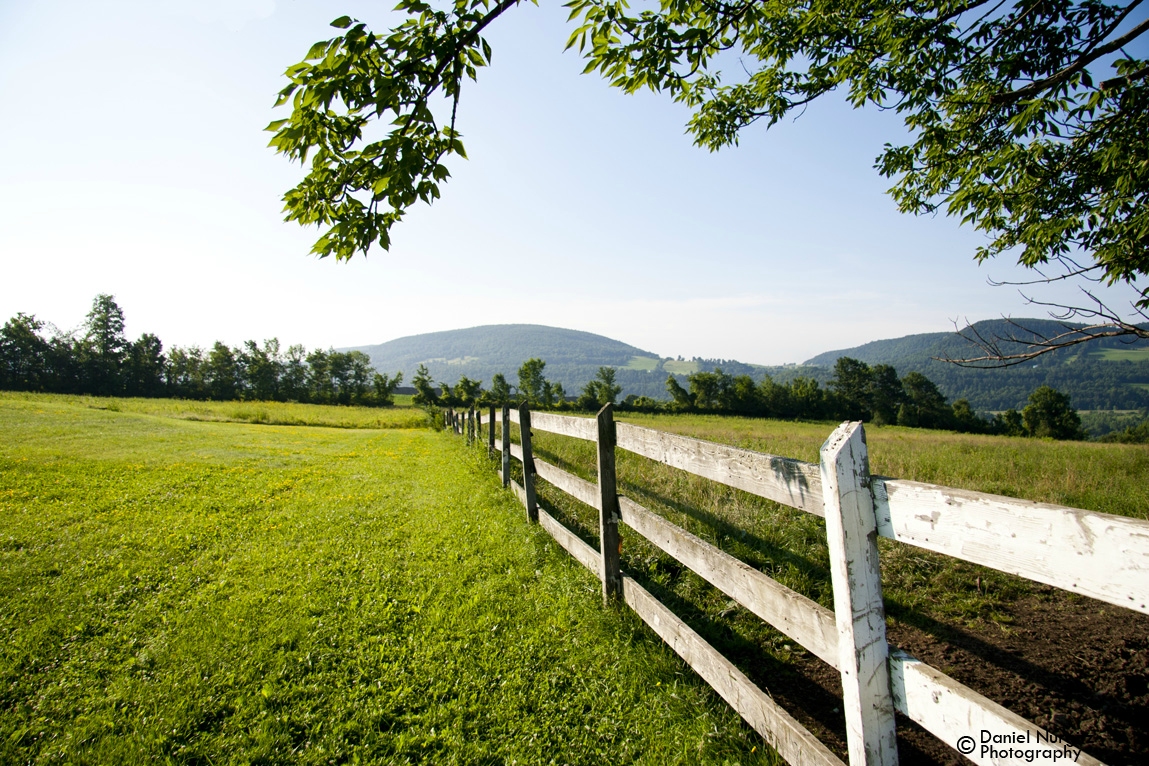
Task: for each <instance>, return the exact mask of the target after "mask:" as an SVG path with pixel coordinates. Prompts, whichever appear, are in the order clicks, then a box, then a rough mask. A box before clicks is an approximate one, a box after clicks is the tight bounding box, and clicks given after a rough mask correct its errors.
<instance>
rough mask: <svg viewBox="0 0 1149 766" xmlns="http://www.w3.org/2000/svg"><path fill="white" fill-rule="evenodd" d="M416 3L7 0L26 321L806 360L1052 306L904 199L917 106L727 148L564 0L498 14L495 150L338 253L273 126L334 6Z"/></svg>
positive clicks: (488, 111) (7, 129)
mask: <svg viewBox="0 0 1149 766" xmlns="http://www.w3.org/2000/svg"><path fill="white" fill-rule="evenodd" d="M390 7H391V4H390V3H378V2H362V1H356V2H318V1H313V0H226V1H225V0H199V1H198V2H175V1H171V2H162V1H161V2H156V1H154V0H153V1H152V2H142V1H136V0H101V2H74V1H70V0H42V1H40V2H34V1H31V0H3V2H0V103H3V104H4V107H3V112H4V115H5V116H4V119H3V120H0V146H3V147H5V149H6V151H5V157H4V163H3V165H2V168H3V169H2V170H0V262H2V264H3V274H4V279H3V280H0V321H3V320H5V319H7V318H8V317H10V316H12V315H13V314H15V313H16V312H17V311H23V312H27V313H33V314H35V315H37V316H38V317H39V318H41V319H44V320H48V321H51V322H53V323H55V324H56V325H57V326H59V327H60V328H62V329H71V328H75V327H78V326H79V324H80V323H81V322H82V321H83V316H84V314H85V313H86V311H87V309H88V307H89V306H90V304H91V300H92V298H93V297H94V296H95V294H96V293H99V292H108V293H112V294H114V295H115V296H116V298H117V300H118V302H119V303H120V305H121V306H122V307H123V308H124V310H125V312H126V314H127V319H128V333H129V335H131V336H133V337H134V336H136V335H138V334H139V333H142V332H153V333H156V334H157V335H159V336H160V338H161V339H162V340H163V341H164V342H165V344H167V345H173V344H177V345H190V344H199V345H210V344H211V343H212V342H214V341H215V340H223V341H225V342H228V343H231V344H237V343H240V342H241V341H243V340H246V339H256V340H262V339H264V338H269V337H272V336H275V337H278V338H279V339H280V340H281V341H283V342H284V343H304V344H305V345H307V346H308V347H316V346H324V347H325V346H350V345H360V344H368V343H379V342H383V341H386V340H390V339H392V338H396V337H401V336H404V335H412V334H416V333H422V332H431V331H436V330H446V329H452V328H458V327H470V326H474V325H479V324H498V323H517V322H529V323H538V324H548V325H556V326H562V327H571V328H575V329H579V330H586V331H590V332H596V333H601V334H603V335H607V336H610V337H613V338H617V339H619V340H622V341H625V342H627V343H631V344H634V345H636V346H639V347H641V348H645V349H647V350H650V351H653V352H655V353H658V354H662V355H666V356H676V355H679V354H681V355H684V356H687V357H692V356H695V355H697V356H704V357H719V358H736V359H740V360H742V361H747V362H757V363H763V364H781V363H786V362H798V361H802V360H804V359H806V358H809V357H811V356H813V355H815V354H818V353H820V352H823V351H827V350H830V349H834V348H843V347H847V346H852V345H856V344H860V343H864V342H867V341H870V340H875V339H879V338H888V337H897V336H900V335H906V334H909V333H914V332H929V331H940V330H948V329H952V327H953V321H954V320H957V321H959V322H960V321H964V320H965V319H966V318H969V319H970V320H971V321H973V320H977V319H983V318H992V317H997V316H1000V315H1003V314H1004V315H1013V316H1035V315H1037V316H1040V315H1041V312H1040V311H1039V309H1037V308H1034V307H1027V306H1025V304H1024V301H1023V300H1022V299H1021V298H1020V297H1019V296H1018V294H1017V291H1016V289H1014V288H1009V287H992V286H989V285H988V284H987V279H988V278H993V279H997V280H1009V279H1017V278H1018V277H1019V276H1024V274H1023V273H1022V272H1020V271H1018V270H1017V269H1016V267H1011V265H1010V264H1009V263H1006V262H1004V261H999V262H997V263H990V264H987V265H983V266H978V265H977V264H976V263H975V262H974V261H973V258H972V255H973V251H974V249H975V248H976V247H977V245H978V244H979V243H980V242H981V241H982V239H981V235H980V234H978V233H977V232H975V231H973V230H972V229H968V228H962V227H959V225H958V223H957V222H956V221H954V220H951V219H947V218H945V217H937V218H911V217H907V216H903V215H901V214H899V213H898V212H897V211H896V209H895V207H894V204H893V202H892V201H891V200H890V198H889V197H887V196H886V195H885V194H884V190H885V189H886V188H887V187H888V186H889V185H890V183H889V182H888V181H887V180H885V179H883V178H881V177H879V176H878V175H877V173H876V172H875V171H874V170H873V169H872V164H873V158H874V157H875V156H876V155H877V153H878V152H879V151H880V149H881V146H882V144H883V143H884V142H886V141H894V142H896V141H898V140H900V139H901V138H902V137H904V131H903V130H902V128H901V125H900V122H899V120H898V118H897V117H896V116H894V115H891V114H882V113H877V112H873V111H867V110H861V111H856V110H852V109H850V108H849V107H848V106H847V105H845V104H844V103H841V102H840V101H834V100H828V101H826V102H825V103H817V104H815V105H814V106H812V107H811V108H810V109H808V110H807V112H806V113H805V114H804V115H803V116H802V117H801V118H800V119H797V120H794V121H787V122H785V123H783V124H780V125H778V126H776V127H775V128H772V129H771V130H770V131H769V132H767V131H765V130H764V129H758V128H751V129H750V130H748V131H747V132H746V133H745V134H744V136H743V140H742V143H741V146H739V147H737V148H732V149H728V150H723V151H721V152H718V153H713V154H712V153H709V152H707V151H705V150H702V149H698V148H696V147H694V146H693V145H692V144H691V140H690V137H689V136H687V135H686V134H685V132H684V124H685V122H686V119H687V117H688V115H687V113H686V112H685V111H684V110H683V109H682V108H681V107H679V106H677V105H675V104H673V103H671V102H670V100H669V99H668V98H667V97H665V96H660V95H657V94H651V93H644V94H640V95H637V96H627V95H625V94H622V93H620V92H618V91H615V90H612V89H611V88H609V87H608V86H607V85H606V84H605V83H604V82H603V81H602V80H600V79H599V78H598V77H597V76H593V75H591V76H583V75H580V74H579V73H580V72H581V70H582V66H583V65H582V62H581V61H580V60H579V58H578V57H577V55H576V54H575V53H574V52H573V51H570V52H567V53H565V54H564V53H563V52H562V49H563V45H564V44H565V41H566V37H567V34H568V33H569V27H568V26H567V25H566V24H565V13H564V12H563V11H562V9H561V7H559V6H558V5H557V4H551V5H546V6H544V7H541V8H540V7H535V6H532V5H525V6H522V7H520V8H517V9H514V10H512V11H511V12H510V13H509V14H508V15H507V16H506V17H504V18H503V19H500V21H499V23H496V24H495V25H493V26H492V27H491V33H490V35H489V37H488V39H489V40H490V42H491V44H492V46H493V48H494V65H493V66H492V67H491V68H490V69H485V70H480V76H479V82H478V83H477V84H472V85H471V86H470V87H469V88H468V89H465V90H464V91H463V95H462V100H461V103H460V112H459V127H460V129H461V130H462V132H463V134H464V141H465V143H466V146H467V151H468V155H469V156H470V160H469V161H461V160H456V161H455V162H454V163H453V164H452V165H451V171H452V174H453V178H452V179H451V180H450V181H449V182H448V183H447V185H446V186H445V188H444V194H443V198H442V199H441V200H439V201H438V202H436V203H435V205H434V206H432V207H419V208H416V209H414V210H412V212H411V213H410V214H409V215H408V218H407V220H406V221H405V222H404V223H403V224H401V225H400V226H399V227H398V228H397V229H396V230H394V231H393V245H392V248H391V250H390V251H389V252H384V251H381V250H373V251H372V252H371V253H370V254H369V255H368V257H367V258H363V257H357V258H356V259H355V260H354V261H352V262H350V263H336V262H334V261H333V260H330V259H327V260H318V259H316V258H315V257H314V256H311V255H309V250H310V247H311V244H312V242H313V241H314V239H315V238H316V236H317V233H316V231H315V230H314V229H302V228H300V227H298V226H296V225H294V224H287V223H284V222H283V221H282V213H281V207H282V203H281V201H280V197H281V195H282V194H283V192H284V191H285V190H287V189H288V188H290V186H292V185H293V184H294V183H295V182H296V181H297V180H298V178H299V177H300V176H301V171H300V169H299V167H298V166H293V165H291V164H289V163H288V162H287V161H286V160H285V159H283V158H282V157H279V156H277V155H275V154H274V153H273V152H272V151H271V150H270V149H267V148H266V144H267V140H268V137H269V134H267V133H265V132H263V128H264V127H265V126H266V125H267V123H268V122H270V121H271V120H273V119H277V118H279V117H282V116H284V115H283V114H281V113H279V112H276V111H275V110H273V109H272V104H273V103H274V99H275V94H276V92H277V91H278V90H279V88H281V87H282V86H283V84H284V80H283V77H282V72H283V70H284V69H285V68H286V67H287V66H288V65H290V64H292V63H294V62H296V61H298V60H299V59H300V58H301V57H302V56H303V55H304V54H305V53H306V51H307V49H308V47H309V46H310V44H311V43H313V42H315V41H316V40H320V39H324V38H327V37H330V36H331V34H332V33H333V30H330V28H329V27H328V26H327V24H328V22H330V21H331V19H333V18H335V17H336V16H339V15H342V14H344V13H347V14H350V15H352V16H356V17H358V18H361V19H362V20H364V21H367V22H368V23H369V24H370V25H371V26H372V27H374V28H376V29H380V30H382V29H384V28H386V27H388V26H390V25H391V24H393V23H395V22H396V21H397V17H396V16H395V15H393V14H392V13H390V12H389V10H388V9H389V8H390ZM1042 295H1043V296H1045V297H1057V296H1058V295H1060V296H1063V297H1064V296H1065V295H1067V293H1065V292H1064V291H1061V292H1059V293H1043V294H1042ZM1123 295H1125V294H1124V293H1121V294H1118V295H1117V297H1118V298H1121V297H1122V296H1123ZM1118 302H1120V301H1119V300H1118Z"/></svg>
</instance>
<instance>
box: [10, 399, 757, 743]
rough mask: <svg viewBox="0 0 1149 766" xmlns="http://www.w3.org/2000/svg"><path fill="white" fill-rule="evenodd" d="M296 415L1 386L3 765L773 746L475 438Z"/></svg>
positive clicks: (372, 413) (361, 419) (362, 418)
mask: <svg viewBox="0 0 1149 766" xmlns="http://www.w3.org/2000/svg"><path fill="white" fill-rule="evenodd" d="M291 407H292V406H291V405H271V404H269V405H263V404H253V405H243V404H234V403H220V404H193V405H189V404H188V403H184V402H156V401H153V402H143V401H142V400H141V401H139V402H135V401H125V400H108V399H85V398H82V397H60V396H33V395H8V394H0V434H2V438H0V646H2V647H3V649H2V654H0V690H2V691H0V695H2V702H0V762H4V763H59V762H67V763H77V764H85V763H106V764H130V763H156V762H179V763H205V764H206V763H292V764H295V763H314V764H328V763H507V764H511V763H521V764H525V763H551V762H553V763H572V764H573V763H588V764H589V763H594V764H598V763H601V762H604V761H605V762H618V763H660V764H661V763H742V764H749V763H771V762H772V756H771V754H770V753H768V752H767V751H766V749H765V748H763V747H762V745H761V740H760V739H759V738H758V737H757V735H755V734H754V733H753V732H752V731H750V730H749V729H748V727H746V726H745V725H744V724H743V723H742V722H741V721H740V720H739V719H738V717H737V715H736V714H734V713H733V712H732V711H730V710H729V709H728V708H727V707H726V706H725V705H724V704H723V703H722V702H721V700H719V699H718V698H717V697H716V696H715V695H714V694H713V693H712V692H711V691H710V690H709V689H708V688H707V687H706V686H705V685H704V684H702V683H701V682H700V681H698V680H697V679H696V678H694V677H693V676H692V674H690V673H689V672H687V671H686V670H685V669H684V667H683V665H682V664H681V662H680V661H679V660H678V659H677V658H676V657H675V656H674V655H673V654H672V652H671V651H670V650H669V649H668V648H666V647H665V646H663V645H662V644H661V642H660V641H659V640H658V639H657V638H655V637H654V636H652V635H650V634H649V632H648V631H646V629H645V628H644V626H642V625H641V623H639V622H638V621H637V619H635V618H634V617H633V616H631V615H629V614H628V613H626V612H625V611H624V610H604V609H603V608H602V605H601V599H600V592H599V585H598V583H597V581H596V580H595V579H594V578H593V576H592V575H590V574H589V573H586V572H585V571H584V570H582V568H581V567H579V566H578V565H577V564H575V563H574V562H572V561H571V560H570V559H569V558H568V557H567V555H566V554H565V552H562V551H561V550H560V549H558V547H557V546H556V545H555V544H554V543H553V541H551V540H550V538H549V537H547V536H546V535H545V533H543V532H541V531H540V530H538V529H537V528H531V527H528V526H527V525H526V524H525V523H524V521H523V518H522V512H521V507H520V506H519V505H518V504H517V502H516V501H515V499H514V497H513V496H511V495H510V494H508V493H505V492H503V491H502V490H501V489H499V488H498V485H497V482H496V481H494V480H492V478H491V473H490V471H489V465H488V464H487V463H486V460H485V458H484V457H483V456H481V455H480V454H478V452H477V451H468V450H466V449H465V447H464V446H463V445H462V443H461V441H460V440H457V439H450V438H448V437H446V436H445V435H443V434H440V433H435V432H433V431H430V430H428V429H426V428H419V429H412V428H396V427H389V428H384V429H376V428H365V427H354V428H352V427H340V428H331V427H325V426H329V425H330V426H347V425H348V424H350V423H368V422H370V421H371V419H372V418H378V417H386V416H388V415H395V416H398V415H403V410H402V409H396V410H363V411H353V410H350V409H348V408H332V410H333V411H332V412H326V411H321V410H320V408H310V407H308V408H303V409H301V410H298V411H295V412H296V414H294V415H289V414H287V413H290V412H292V410H291ZM245 408H251V409H250V410H249V409H245ZM335 410H337V411H335ZM261 411H266V413H267V415H268V418H267V420H268V421H270V420H272V419H274V418H277V417H285V418H286V417H300V418H302V419H304V421H305V422H307V423H309V425H308V426H294V425H292V426H286V425H264V424H259V423H253V422H221V421H244V420H247V421H250V420H252V419H254V418H248V417H247V416H245V415H243V413H244V412H254V413H255V415H257V416H258V414H259V412H261ZM412 413H414V414H419V415H421V413H417V412H416V411H410V412H408V413H407V414H408V415H409V414H412ZM404 417H406V415H404Z"/></svg>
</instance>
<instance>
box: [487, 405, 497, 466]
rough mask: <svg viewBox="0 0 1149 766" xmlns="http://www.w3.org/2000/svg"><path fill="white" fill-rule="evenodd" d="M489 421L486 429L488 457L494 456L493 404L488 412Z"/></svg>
mask: <svg viewBox="0 0 1149 766" xmlns="http://www.w3.org/2000/svg"><path fill="white" fill-rule="evenodd" d="M488 417H489V418H490V422H488V423H487V430H488V431H489V432H490V433H489V435H488V436H487V455H488V456H490V457H494V456H495V405H493V404H492V405H491V408H490V412H489V414H488Z"/></svg>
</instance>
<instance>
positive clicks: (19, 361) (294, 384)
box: [0, 295, 403, 406]
mask: <svg viewBox="0 0 1149 766" xmlns="http://www.w3.org/2000/svg"><path fill="white" fill-rule="evenodd" d="M50 330H54V328H51V327H50V326H49V325H47V324H46V323H45V322H43V321H41V320H39V319H37V318H36V317H35V316H33V315H30V314H23V313H19V314H17V315H16V316H15V317H12V318H11V319H9V320H8V322H7V323H5V325H4V327H3V328H2V329H0V389H2V390H8V391H42V392H47V393H60V394H91V395H96V396H142V397H174V398H180V399H215V400H224V401H227V400H239V399H247V400H259V401H295V402H310V403H317V404H355V405H365V406H389V405H391V404H393V403H394V392H395V388H396V387H397V386H398V385H399V383H400V382H402V379H403V375H402V373H397V374H396V375H395V376H394V377H391V376H388V375H382V374H380V373H378V372H377V371H376V370H375V369H374V367H372V366H371V359H370V357H368V356H367V355H366V354H364V353H363V352H362V351H336V350H334V349H327V350H323V349H315V350H313V351H308V350H307V349H306V348H304V347H303V346H301V345H293V346H288V347H287V348H286V349H284V348H282V346H281V345H280V343H279V340H278V339H276V338H272V339H270V340H265V341H264V342H263V343H262V344H259V343H256V342H255V341H250V340H249V341H247V342H245V343H243V344H242V345H240V346H236V347H234V348H233V347H231V346H228V345H227V344H225V343H221V342H219V341H217V342H216V343H215V344H214V345H213V346H212V347H211V348H210V349H204V348H200V347H199V346H187V347H179V346H176V347H173V348H172V349H170V350H168V351H166V352H165V350H164V345H163V343H162V342H161V341H160V339H159V338H158V337H156V336H155V335H153V334H151V333H144V334H143V335H141V336H140V337H139V338H137V339H136V340H134V341H129V340H128V338H127V336H126V335H125V334H124V312H123V310H122V309H121V308H120V307H119V306H118V305H117V304H116V301H115V299H114V298H113V296H111V295H97V296H96V298H95V300H94V301H93V302H92V308H91V311H89V312H88V315H87V317H86V318H85V320H84V324H83V325H82V327H81V328H80V329H79V330H78V331H76V332H74V333H64V332H60V331H58V330H54V331H51V332H49V331H50Z"/></svg>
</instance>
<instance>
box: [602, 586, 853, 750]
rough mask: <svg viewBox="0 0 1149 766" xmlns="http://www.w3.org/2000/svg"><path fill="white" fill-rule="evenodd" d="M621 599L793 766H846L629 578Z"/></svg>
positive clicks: (741, 673) (687, 626)
mask: <svg viewBox="0 0 1149 766" xmlns="http://www.w3.org/2000/svg"><path fill="white" fill-rule="evenodd" d="M622 592H623V598H624V599H625V600H626V603H627V604H629V605H630V608H631V609H633V610H634V611H635V612H636V613H637V614H638V616H639V617H641V618H642V619H643V622H645V623H646V624H647V625H649V626H650V627H651V629H653V630H654V632H655V633H657V634H658V636H659V638H661V639H662V640H663V641H665V642H666V643H667V644H669V645H670V648H672V649H673V650H674V651H675V653H677V654H678V656H679V657H681V658H682V659H683V660H685V661H686V663H687V664H688V665H690V667H691V668H693V669H694V672H696V673H698V675H699V676H701V677H702V680H704V681H706V683H708V684H710V686H711V687H713V688H714V691H716V692H718V695H719V696H720V697H722V699H724V700H726V702H727V703H728V704H729V705H730V706H731V707H732V708H734V709H735V710H736V711H737V712H738V714H739V715H741V716H742V717H743V718H744V719H745V720H746V722H747V723H748V724H750V725H751V726H752V727H753V728H754V730H755V731H757V732H758V733H759V734H761V735H762V737H763V738H764V739H765V740H766V741H767V742H768V743H770V746H771V747H773V748H774V749H775V750H777V751H778V754H779V755H781V756H782V757H783V758H784V759H785V760H786V762H787V763H789V764H791V765H792V766H815V764H817V765H818V766H844V765H843V764H842V762H841V761H840V760H838V758H836V757H835V756H834V754H833V753H831V752H830V750H829V748H827V747H826V746H825V745H823V744H822V743H821V742H819V741H818V739H817V738H816V737H815V736H814V735H813V734H811V733H810V732H809V731H807V730H806V728H805V727H804V726H802V724H800V723H798V722H797V721H796V720H794V718H793V717H792V716H791V715H790V714H789V713H787V712H786V711H785V710H783V709H782V708H781V707H779V706H778V704H777V703H775V702H774V700H772V699H770V697H769V696H768V695H767V694H766V693H765V692H763V691H762V690H761V689H759V688H758V687H757V686H755V685H754V683H753V682H752V681H751V680H750V679H749V678H747V677H746V675H745V674H744V673H743V672H742V671H740V670H739V669H738V668H736V667H734V665H733V664H731V663H730V661H729V660H727V659H726V658H725V657H723V656H722V655H721V654H719V653H718V650H716V649H715V648H714V647H713V646H711V645H710V644H708V643H706V641H705V640H703V638H702V637H701V636H699V635H698V634H697V633H695V632H694V631H693V630H692V629H691V628H690V626H689V625H687V624H686V623H684V622H683V621H682V620H680V619H679V618H678V616H677V615H675V614H674V613H673V612H671V611H670V610H669V609H667V608H666V607H665V606H663V605H662V604H661V603H660V602H659V601H658V600H657V599H656V598H654V596H652V595H650V593H648V592H647V591H646V589H645V588H643V587H642V586H641V585H639V584H638V583H637V582H635V581H634V580H633V579H632V578H630V577H627V576H625V575H624V576H623V588H622Z"/></svg>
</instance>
